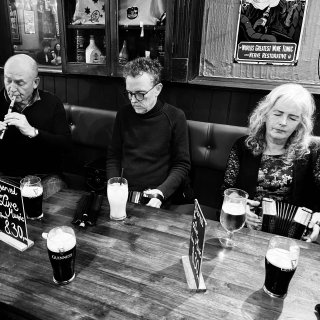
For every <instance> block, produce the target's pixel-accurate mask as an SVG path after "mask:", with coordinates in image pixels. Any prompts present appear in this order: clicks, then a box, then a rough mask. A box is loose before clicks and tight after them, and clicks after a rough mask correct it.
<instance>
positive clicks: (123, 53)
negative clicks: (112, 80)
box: [119, 40, 129, 66]
mask: <svg viewBox="0 0 320 320" xmlns="http://www.w3.org/2000/svg"><path fill="white" fill-rule="evenodd" d="M128 60H129V55H128V49H127V41H126V40H124V41H123V45H122V48H121V50H120V53H119V64H120V65H122V66H123V65H125V64H126V63H127V62H128Z"/></svg>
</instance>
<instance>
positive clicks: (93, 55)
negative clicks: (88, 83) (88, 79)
mask: <svg viewBox="0 0 320 320" xmlns="http://www.w3.org/2000/svg"><path fill="white" fill-rule="evenodd" d="M100 56H101V51H100V50H99V48H98V47H97V46H96V43H95V41H94V36H93V35H91V36H90V43H89V45H88V46H87V48H86V63H100Z"/></svg>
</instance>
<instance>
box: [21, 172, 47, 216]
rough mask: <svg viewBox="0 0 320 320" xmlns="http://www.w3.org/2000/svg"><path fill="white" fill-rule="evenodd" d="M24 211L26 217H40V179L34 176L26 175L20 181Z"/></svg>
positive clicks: (41, 196)
mask: <svg viewBox="0 0 320 320" xmlns="http://www.w3.org/2000/svg"><path fill="white" fill-rule="evenodd" d="M20 188H21V195H22V200H23V206H24V211H25V213H26V215H27V218H28V219H31V220H34V219H40V218H42V217H43V213H42V198H43V187H42V184H41V179H40V178H39V177H36V176H26V177H25V178H23V179H22V180H21V181H20Z"/></svg>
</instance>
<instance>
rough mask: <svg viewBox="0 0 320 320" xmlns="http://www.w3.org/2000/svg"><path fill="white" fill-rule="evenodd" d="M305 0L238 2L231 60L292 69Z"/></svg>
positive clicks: (297, 46)
mask: <svg viewBox="0 0 320 320" xmlns="http://www.w3.org/2000/svg"><path fill="white" fill-rule="evenodd" d="M307 4H308V0H241V2H240V7H239V18H238V24H237V40H236V45H235V52H234V60H235V61H236V62H238V63H259V64H275V65H295V64H297V62H298V58H299V51H300V45H301V38H302V32H303V27H304V23H305V12H306V10H307Z"/></svg>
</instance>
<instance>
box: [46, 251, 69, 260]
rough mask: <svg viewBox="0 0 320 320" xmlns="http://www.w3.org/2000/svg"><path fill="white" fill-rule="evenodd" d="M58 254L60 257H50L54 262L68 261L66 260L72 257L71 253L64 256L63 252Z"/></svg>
mask: <svg viewBox="0 0 320 320" xmlns="http://www.w3.org/2000/svg"><path fill="white" fill-rule="evenodd" d="M60 254H61V256H56V255H52V256H51V257H52V259H54V260H63V259H68V258H71V257H72V253H69V254H67V255H64V252H61V253H60Z"/></svg>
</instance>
